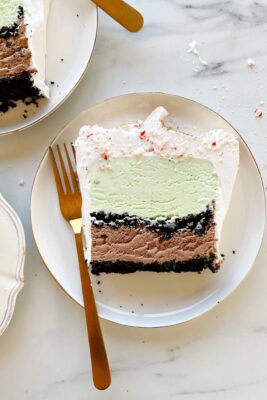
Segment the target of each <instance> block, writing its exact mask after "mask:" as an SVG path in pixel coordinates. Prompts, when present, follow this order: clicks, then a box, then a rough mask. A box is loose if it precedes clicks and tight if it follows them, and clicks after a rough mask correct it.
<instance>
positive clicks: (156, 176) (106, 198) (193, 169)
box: [88, 156, 218, 218]
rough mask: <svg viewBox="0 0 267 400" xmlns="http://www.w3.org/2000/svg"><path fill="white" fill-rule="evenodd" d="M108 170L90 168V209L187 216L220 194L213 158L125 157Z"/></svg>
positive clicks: (154, 215)
mask: <svg viewBox="0 0 267 400" xmlns="http://www.w3.org/2000/svg"><path fill="white" fill-rule="evenodd" d="M109 165H110V168H109V169H104V170H103V169H101V168H99V167H100V165H99V162H95V163H94V164H93V166H91V168H90V172H89V173H88V179H89V180H90V182H91V196H90V197H91V198H90V211H91V212H97V211H105V212H112V213H117V214H122V213H125V212H126V213H128V214H130V215H137V216H140V217H144V218H158V217H164V218H168V217H172V216H177V217H184V216H186V215H188V214H192V213H193V214H197V213H199V212H201V211H204V210H205V209H206V206H207V205H209V204H211V203H212V201H213V200H215V199H216V197H217V190H218V177H217V175H215V174H214V167H213V165H212V163H211V162H210V161H207V160H203V159H196V158H191V157H188V158H183V159H176V160H173V159H172V160H169V159H166V158H160V157H154V156H151V157H124V158H113V159H111V160H110V161H109Z"/></svg>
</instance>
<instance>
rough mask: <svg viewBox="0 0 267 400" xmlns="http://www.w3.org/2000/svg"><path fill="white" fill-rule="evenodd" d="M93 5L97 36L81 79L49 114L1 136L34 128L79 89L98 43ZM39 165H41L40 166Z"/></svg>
mask: <svg viewBox="0 0 267 400" xmlns="http://www.w3.org/2000/svg"><path fill="white" fill-rule="evenodd" d="M91 3H92V5H93V6H94V9H95V12H96V29H95V34H94V35H95V37H94V43H93V47H92V51H91V54H90V56H89V58H88V61H87V63H86V65H85V67H84V70H83V72H82V74H81V75H80V77H79V79H78V80H77V82H76V83H75V85H74V86H73V87H72V88H71V90H70V91H69V92H68V93H67V94H66V96H65V97H63V98H62V99H61V101H60V102H59V103H58V104H57V105H56V106H55V107H54V108H52V109H51V110H50V111H48V113H47V114H45V115H43V116H42V117H40V118H38V119H37V120H36V121H33V122H30V123H29V124H28V125H25V126H23V127H20V128H17V129H15V130H9V129H8V128H7V130H5V131H4V132H2V133H1V132H0V137H2V136H7V135H12V134H14V133H21V132H23V131H25V130H26V129H28V128H32V127H33V126H34V125H36V124H39V122H41V121H43V120H44V119H45V118H46V117H49V116H50V115H51V114H53V113H54V111H56V110H57V109H58V108H59V107H61V106H62V104H63V103H64V102H65V101H66V100H67V99H68V98H69V97H70V96H71V95H72V93H73V92H74V91H75V90H76V89H77V87H78V85H79V84H80V83H81V81H82V79H83V78H84V75H85V74H86V72H87V69H88V67H89V65H90V63H91V59H92V56H93V53H94V50H95V45H96V39H97V33H98V22H99V12H98V7H97V6H96V5H95V4H94V3H93V1H91ZM38 167H39V166H38Z"/></svg>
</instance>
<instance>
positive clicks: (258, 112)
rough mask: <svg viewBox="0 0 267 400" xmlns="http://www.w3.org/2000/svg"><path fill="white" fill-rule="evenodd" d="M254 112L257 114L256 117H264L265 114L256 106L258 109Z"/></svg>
mask: <svg viewBox="0 0 267 400" xmlns="http://www.w3.org/2000/svg"><path fill="white" fill-rule="evenodd" d="M254 114H255V117H256V118H260V117H262V115H263V113H262V111H261V110H260V109H259V108H256V109H255V110H254Z"/></svg>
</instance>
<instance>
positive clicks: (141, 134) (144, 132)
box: [139, 131, 146, 139]
mask: <svg viewBox="0 0 267 400" xmlns="http://www.w3.org/2000/svg"><path fill="white" fill-rule="evenodd" d="M145 135H146V131H141V132H140V133H139V136H140V139H144V137H145Z"/></svg>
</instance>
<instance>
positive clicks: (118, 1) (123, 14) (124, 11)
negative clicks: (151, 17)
mask: <svg viewBox="0 0 267 400" xmlns="http://www.w3.org/2000/svg"><path fill="white" fill-rule="evenodd" d="M92 1H93V2H94V3H95V4H96V5H97V6H98V7H100V8H101V9H102V10H103V11H105V12H106V13H107V14H108V15H109V16H110V17H111V18H113V19H115V21H117V22H118V23H119V24H121V25H122V26H123V27H124V28H126V29H128V31H130V32H138V31H139V30H140V29H141V28H142V26H143V23H144V20H143V16H142V15H141V14H140V12H138V11H137V10H136V9H135V8H133V7H132V6H130V4H128V3H126V2H125V1H123V0H112V1H110V0H92Z"/></svg>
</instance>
